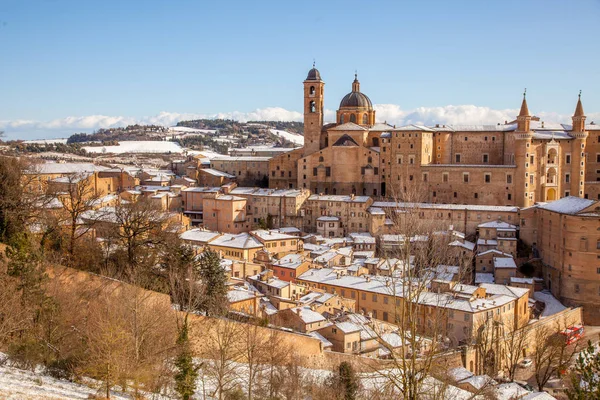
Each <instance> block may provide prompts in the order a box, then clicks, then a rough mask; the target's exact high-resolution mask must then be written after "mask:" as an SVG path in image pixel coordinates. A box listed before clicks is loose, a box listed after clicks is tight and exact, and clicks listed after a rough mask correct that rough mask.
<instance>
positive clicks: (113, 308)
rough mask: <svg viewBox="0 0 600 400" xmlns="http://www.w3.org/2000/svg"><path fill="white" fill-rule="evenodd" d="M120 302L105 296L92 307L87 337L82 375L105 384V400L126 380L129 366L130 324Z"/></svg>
mask: <svg viewBox="0 0 600 400" xmlns="http://www.w3.org/2000/svg"><path fill="white" fill-rule="evenodd" d="M120 311H121V310H120V308H119V307H118V303H117V301H115V300H114V299H113V298H112V297H111V296H110V294H108V293H104V294H103V298H102V299H101V301H97V302H94V303H92V304H91V306H90V315H89V320H88V324H87V326H86V331H85V337H86V343H87V346H88V351H87V354H86V359H85V361H84V362H83V365H82V366H81V367H80V369H79V372H80V373H82V374H87V375H90V376H92V377H94V378H96V379H98V380H100V381H102V382H103V385H102V386H103V390H104V392H105V394H106V398H108V399H110V395H111V389H112V387H113V386H114V385H115V384H117V383H122V382H125V381H126V365H127V363H128V359H127V358H128V354H127V353H128V352H127V350H126V349H127V345H128V335H127V327H126V325H127V323H126V321H125V319H124V318H123V315H122V313H121V312H120Z"/></svg>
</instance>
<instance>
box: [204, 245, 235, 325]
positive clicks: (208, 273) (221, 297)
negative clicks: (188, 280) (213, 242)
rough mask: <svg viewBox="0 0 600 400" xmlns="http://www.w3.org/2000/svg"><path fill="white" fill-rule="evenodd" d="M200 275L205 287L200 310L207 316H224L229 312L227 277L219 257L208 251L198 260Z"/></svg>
mask: <svg viewBox="0 0 600 400" xmlns="http://www.w3.org/2000/svg"><path fill="white" fill-rule="evenodd" d="M198 267H199V275H200V279H201V281H202V284H203V286H204V296H203V297H204V298H203V301H202V304H201V306H200V309H201V310H202V311H204V312H205V313H206V315H210V316H214V315H223V314H225V312H226V311H227V304H228V300H227V275H226V274H225V270H224V269H223V267H222V266H221V260H220V259H219V255H218V254H217V253H216V252H215V251H213V250H206V251H205V252H204V253H202V254H201V255H200V256H199V258H198Z"/></svg>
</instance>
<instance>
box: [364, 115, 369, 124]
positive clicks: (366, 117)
mask: <svg viewBox="0 0 600 400" xmlns="http://www.w3.org/2000/svg"><path fill="white" fill-rule="evenodd" d="M368 123H369V116H368V115H367V114H364V115H363V125H367V124H368Z"/></svg>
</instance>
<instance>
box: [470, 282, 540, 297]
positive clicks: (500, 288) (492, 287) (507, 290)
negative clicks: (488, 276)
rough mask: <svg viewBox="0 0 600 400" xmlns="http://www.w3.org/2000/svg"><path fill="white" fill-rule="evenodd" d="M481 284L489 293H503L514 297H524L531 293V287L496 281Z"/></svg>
mask: <svg viewBox="0 0 600 400" xmlns="http://www.w3.org/2000/svg"><path fill="white" fill-rule="evenodd" d="M479 286H481V287H482V288H484V289H485V291H486V293H487V294H494V295H503V296H509V297H513V298H515V297H516V298H519V297H523V296H524V295H526V294H528V293H529V289H525V288H518V287H514V286H506V285H499V284H494V283H482V284H481V285H479Z"/></svg>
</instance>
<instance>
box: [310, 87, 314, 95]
mask: <svg viewBox="0 0 600 400" xmlns="http://www.w3.org/2000/svg"><path fill="white" fill-rule="evenodd" d="M309 93H310V95H311V96H314V95H315V87H314V86H311V87H310V91H309Z"/></svg>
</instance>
